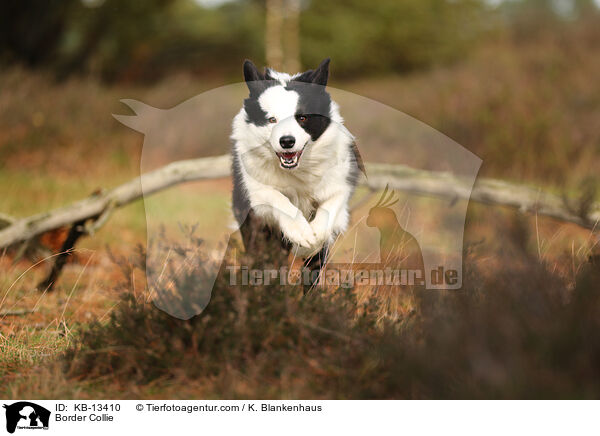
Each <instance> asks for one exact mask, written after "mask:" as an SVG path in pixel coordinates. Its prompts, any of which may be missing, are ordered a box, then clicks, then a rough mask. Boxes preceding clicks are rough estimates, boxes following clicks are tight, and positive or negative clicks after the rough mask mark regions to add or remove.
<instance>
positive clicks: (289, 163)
mask: <svg viewBox="0 0 600 436" xmlns="http://www.w3.org/2000/svg"><path fill="white" fill-rule="evenodd" d="M301 155H302V150H300V151H295V152H291V153H277V156H278V157H279V164H280V165H281V168H287V169H289V168H295V167H297V166H298V162H299V161H300V156H301Z"/></svg>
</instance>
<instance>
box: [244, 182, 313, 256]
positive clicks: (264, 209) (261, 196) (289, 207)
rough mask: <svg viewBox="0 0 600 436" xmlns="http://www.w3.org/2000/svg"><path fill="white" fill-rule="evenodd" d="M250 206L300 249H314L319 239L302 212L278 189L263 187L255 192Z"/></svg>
mask: <svg viewBox="0 0 600 436" xmlns="http://www.w3.org/2000/svg"><path fill="white" fill-rule="evenodd" d="M253 192H254V195H253V196H252V197H251V198H250V204H251V206H252V209H253V210H254V211H255V212H256V214H257V215H258V216H260V217H262V218H264V219H265V220H266V221H267V222H274V223H276V224H277V225H278V226H279V229H280V230H281V231H282V233H283V236H284V237H285V238H286V239H287V240H289V241H290V242H291V243H292V244H296V245H298V246H300V247H305V248H309V247H313V246H314V245H315V244H316V242H317V239H316V237H315V234H314V231H313V229H312V227H311V226H310V224H309V223H308V221H307V220H306V218H305V217H304V215H302V212H300V210H299V209H298V208H297V207H296V206H294V205H293V204H292V203H291V202H290V200H289V199H288V198H287V197H286V196H285V195H283V194H282V193H281V192H279V191H277V190H276V189H273V188H270V187H267V186H264V185H263V186H262V187H261V188H260V189H258V190H254V191H253Z"/></svg>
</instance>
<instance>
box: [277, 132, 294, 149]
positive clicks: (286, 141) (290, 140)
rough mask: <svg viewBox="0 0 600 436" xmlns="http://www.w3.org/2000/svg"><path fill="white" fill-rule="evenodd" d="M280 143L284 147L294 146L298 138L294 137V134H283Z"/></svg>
mask: <svg viewBox="0 0 600 436" xmlns="http://www.w3.org/2000/svg"><path fill="white" fill-rule="evenodd" d="M279 143H280V144H281V146H282V147H283V148H292V147H293V146H294V144H295V143H296V138H294V137H293V136H289V135H288V136H282V137H281V138H279Z"/></svg>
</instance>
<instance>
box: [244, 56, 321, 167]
mask: <svg viewBox="0 0 600 436" xmlns="http://www.w3.org/2000/svg"><path fill="white" fill-rule="evenodd" d="M328 76H329V59H325V60H324V61H323V62H321V64H320V65H319V66H318V67H317V68H316V69H315V70H308V71H306V72H304V73H298V74H296V75H293V76H290V75H288V74H285V73H279V72H277V71H274V70H271V69H265V71H264V73H261V72H260V71H258V69H257V68H256V66H255V65H254V64H253V63H252V62H251V61H248V60H247V61H246V62H244V80H245V81H246V84H247V85H248V89H249V91H250V95H249V97H248V98H247V99H246V100H244V109H245V112H246V121H247V122H248V123H251V124H253V125H254V126H256V128H257V129H259V130H260V132H261V136H262V137H264V138H265V140H266V141H267V142H268V143H269V145H270V146H271V147H272V149H273V151H274V153H275V154H276V155H277V158H278V159H279V164H280V166H281V168H285V169H292V168H295V167H297V166H298V164H299V163H300V157H301V156H302V152H303V151H304V149H305V147H306V146H309V145H310V144H311V143H313V142H315V141H317V140H318V139H319V138H320V137H321V135H322V134H323V132H325V130H326V129H327V127H328V126H329V124H330V112H331V97H330V96H329V94H328V93H327V91H326V90H325V86H326V85H327V78H328Z"/></svg>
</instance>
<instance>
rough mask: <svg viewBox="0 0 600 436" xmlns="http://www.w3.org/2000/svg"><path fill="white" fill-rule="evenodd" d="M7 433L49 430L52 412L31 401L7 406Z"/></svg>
mask: <svg viewBox="0 0 600 436" xmlns="http://www.w3.org/2000/svg"><path fill="white" fill-rule="evenodd" d="M3 407H4V408H5V409H6V431H8V432H9V433H14V432H15V430H16V429H19V430H23V429H25V430H40V429H43V430H47V429H48V424H49V423H50V411H49V410H48V409H46V408H44V407H42V406H39V405H37V404H35V403H30V402H29V401H19V402H17V403H13V404H11V405H7V404H5V405H4V406H3Z"/></svg>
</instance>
